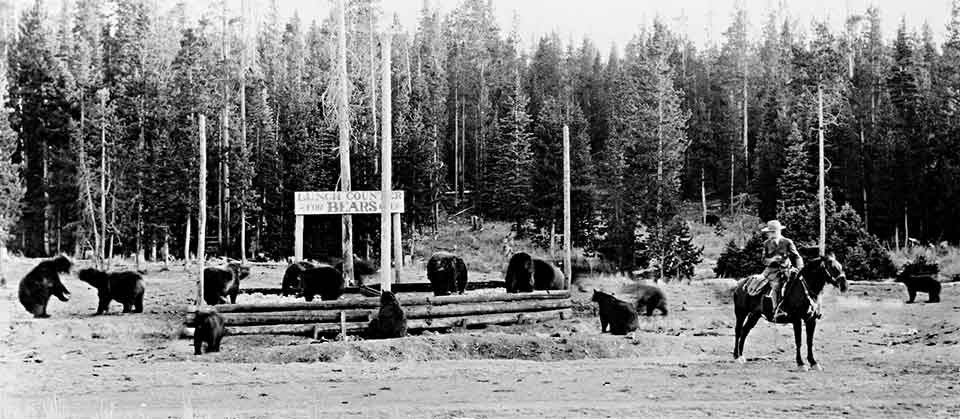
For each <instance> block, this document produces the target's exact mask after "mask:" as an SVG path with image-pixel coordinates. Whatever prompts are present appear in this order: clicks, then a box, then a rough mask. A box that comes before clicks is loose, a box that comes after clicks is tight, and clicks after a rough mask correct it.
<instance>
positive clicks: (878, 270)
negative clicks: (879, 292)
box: [827, 204, 897, 281]
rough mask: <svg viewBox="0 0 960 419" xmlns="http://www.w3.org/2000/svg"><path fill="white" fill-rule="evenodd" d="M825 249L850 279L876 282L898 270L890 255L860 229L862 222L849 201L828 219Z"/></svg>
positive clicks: (878, 242) (875, 239)
mask: <svg viewBox="0 0 960 419" xmlns="http://www.w3.org/2000/svg"><path fill="white" fill-rule="evenodd" d="M827 250H828V251H831V252H833V253H834V255H836V257H837V258H838V259H839V260H840V261H841V263H843V266H844V270H845V271H846V273H847V276H848V277H849V278H850V279H854V280H861V281H877V280H881V279H884V278H891V277H893V276H894V275H896V273H897V268H896V266H894V264H893V260H892V259H891V258H890V254H889V253H888V252H887V250H886V249H884V247H883V246H882V245H880V241H879V240H878V239H877V237H876V236H874V235H872V234H870V233H869V232H867V231H866V229H864V228H863V221H862V220H861V219H860V216H859V215H858V214H857V212H856V211H855V210H854V209H853V207H851V206H850V205H849V204H846V205H844V206H843V207H842V208H841V209H840V211H837V212H835V213H834V214H832V216H831V217H830V219H829V220H828V221H827Z"/></svg>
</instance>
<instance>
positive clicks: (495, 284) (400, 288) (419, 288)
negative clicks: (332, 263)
mask: <svg viewBox="0 0 960 419" xmlns="http://www.w3.org/2000/svg"><path fill="white" fill-rule="evenodd" d="M390 287H391V289H392V291H393V292H396V293H409V292H433V290H432V289H431V288H430V283H429V282H401V283H396V284H392V285H391V286H390ZM504 287H506V283H505V282H504V281H502V280H499V281H474V282H468V283H467V290H480V289H490V288H504ZM379 290H380V284H370V285H367V286H364V287H363V288H357V287H347V288H346V289H345V290H344V293H346V294H361V295H369V294H370V291H379ZM240 292H241V293H243V294H263V295H279V294H280V288H244V289H241V290H240Z"/></svg>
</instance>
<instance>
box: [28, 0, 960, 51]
mask: <svg viewBox="0 0 960 419" xmlns="http://www.w3.org/2000/svg"><path fill="white" fill-rule="evenodd" d="M61 1H72V0H47V5H48V8H49V10H50V11H51V12H52V13H56V11H58V10H59V8H60V2H61ZM154 1H157V2H158V3H159V4H169V5H172V4H173V3H174V1H175V0H154ZM187 1H188V4H191V5H194V4H197V8H200V7H202V6H200V4H206V3H207V2H206V1H202V2H201V1H196V0H193V1H191V0H187ZM227 1H228V2H229V4H230V6H231V8H233V9H235V10H239V8H240V1H241V0H227ZM246 1H248V2H249V5H250V6H249V7H251V8H252V9H254V13H253V16H263V14H262V13H257V12H258V11H263V10H264V9H265V8H266V5H267V3H268V1H267V0H246ZM738 1H739V2H742V3H743V4H744V5H745V7H746V9H747V11H748V13H749V20H750V30H751V33H752V34H753V36H754V39H756V38H757V37H759V35H760V30H761V28H762V25H763V23H764V22H765V20H766V16H767V13H768V11H769V10H770V9H771V7H772V6H775V5H776V4H777V3H779V2H783V3H784V4H786V5H787V10H788V13H789V15H790V17H791V19H792V20H793V21H794V22H795V23H797V24H799V25H800V26H801V28H804V30H806V28H809V26H810V22H811V21H812V20H813V19H815V18H816V19H823V18H826V19H827V20H828V22H830V23H831V24H832V25H833V26H835V27H836V28H837V30H839V29H840V28H841V25H842V23H843V21H844V19H845V17H846V16H847V14H848V11H849V12H850V13H862V12H863V11H864V10H866V8H867V6H869V5H875V6H877V7H878V8H879V9H880V11H881V17H882V19H883V29H884V33H885V35H886V38H887V39H888V40H890V39H892V38H893V37H894V35H895V33H896V28H897V25H898V24H899V22H900V19H901V18H906V20H907V25H908V27H911V28H918V29H919V27H920V26H921V25H922V24H923V23H924V22H927V23H929V24H930V26H931V28H932V29H933V32H934V34H935V36H936V39H937V42H938V44H939V43H942V41H943V34H944V32H945V30H944V28H945V26H946V24H947V22H948V20H949V15H950V3H951V0H493V4H494V10H495V14H496V16H497V19H498V21H499V23H500V27H501V29H502V30H503V31H504V32H506V31H509V30H510V28H511V25H512V24H513V16H514V13H516V14H517V15H518V17H519V19H518V23H519V28H518V29H519V32H520V34H521V36H522V38H523V41H524V43H525V44H526V45H530V43H531V42H532V41H533V40H535V39H537V38H539V37H540V36H541V35H543V34H546V33H548V32H552V31H556V32H557V33H558V34H559V35H560V36H561V38H562V39H564V40H565V41H566V40H569V39H572V40H574V41H575V42H577V43H578V44H579V42H580V40H582V39H583V37H584V36H585V35H587V36H589V37H590V38H591V39H593V41H594V42H595V43H596V45H597V46H598V47H599V48H600V50H601V51H604V52H606V51H608V50H609V48H610V46H611V45H613V44H614V43H616V45H617V46H618V47H620V48H622V47H623V46H624V45H625V44H626V42H627V41H628V40H629V39H630V38H631V37H632V36H633V34H635V33H637V32H638V30H639V27H640V25H641V24H642V23H644V22H647V23H649V22H651V21H652V20H653V19H654V18H656V17H660V18H661V19H662V20H663V21H665V22H667V23H668V24H670V25H671V27H673V28H674V30H676V31H677V32H682V33H686V34H687V36H688V37H689V38H690V39H691V40H693V41H694V42H695V43H696V44H697V45H701V46H702V45H704V43H705V42H706V41H707V40H712V41H713V42H718V43H719V42H720V41H721V40H722V33H723V30H724V29H725V28H726V27H727V26H728V25H729V23H730V18H731V15H732V13H733V10H734V4H735V3H736V2H738ZM14 2H15V3H19V4H18V5H17V8H18V10H22V9H23V7H25V5H26V4H29V3H32V2H33V0H14ZM278 2H279V5H280V9H281V14H282V15H283V16H284V17H289V16H292V15H293V13H294V11H297V12H298V13H299V14H300V17H301V18H303V20H304V21H307V22H309V21H311V20H314V19H317V20H320V19H322V18H323V17H324V16H326V15H327V14H329V12H330V9H331V7H332V5H333V4H334V1H333V0H278ZM430 3H431V5H432V6H434V7H439V8H440V10H441V11H444V12H446V11H449V10H451V9H453V8H455V7H456V6H457V4H459V3H460V0H430ZM381 5H382V7H383V9H384V10H385V11H386V12H387V13H389V14H390V15H392V14H394V13H396V14H397V15H398V16H399V18H400V21H401V23H402V24H403V26H404V28H405V29H407V30H410V31H412V30H414V29H415V28H416V24H417V19H418V16H419V12H420V9H421V7H422V5H423V0H381ZM681 16H685V17H686V19H681V18H680V17H681ZM684 20H685V23H684Z"/></svg>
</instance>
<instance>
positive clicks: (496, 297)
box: [185, 291, 570, 314]
mask: <svg viewBox="0 0 960 419" xmlns="http://www.w3.org/2000/svg"><path fill="white" fill-rule="evenodd" d="M569 298H570V292H569V291H535V292H531V293H522V294H506V293H503V294H483V295H448V296H443V297H434V296H428V297H412V298H404V297H403V296H400V297H398V300H399V301H400V304H401V305H403V306H405V307H406V306H417V305H435V306H438V305H447V304H465V303H489V302H507V301H526V300H558V299H569ZM365 308H370V309H372V308H380V299H379V298H376V297H350V298H341V299H339V300H335V301H312V302H309V303H308V302H302V301H301V302H291V303H287V302H281V303H258V304H223V305H218V306H216V310H217V312H219V313H221V314H222V313H257V312H272V311H295V310H349V309H365ZM185 311H187V312H192V311H193V306H190V307H189V308H187V309H185Z"/></svg>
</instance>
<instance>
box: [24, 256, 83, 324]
mask: <svg viewBox="0 0 960 419" xmlns="http://www.w3.org/2000/svg"><path fill="white" fill-rule="evenodd" d="M72 268H73V262H71V261H70V259H69V258H67V257H66V256H57V257H55V258H53V259H47V260H45V261H43V262H40V263H39V264H38V265H37V266H36V267H34V268H33V269H32V270H31V271H30V272H29V273H27V275H26V276H24V277H23V279H22V280H20V289H19V297H20V304H23V308H25V309H27V312H28V313H30V314H33V317H36V318H38V319H42V318H47V317H50V315H49V314H47V303H48V302H49V301H50V296H51V295H53V296H56V297H57V298H59V299H60V301H64V302H66V301H69V300H70V291H67V288H66V287H64V286H63V282H60V275H61V274H69V273H70V269H72Z"/></svg>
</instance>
